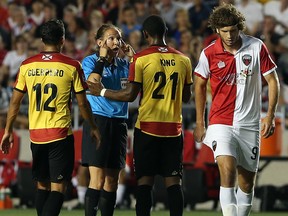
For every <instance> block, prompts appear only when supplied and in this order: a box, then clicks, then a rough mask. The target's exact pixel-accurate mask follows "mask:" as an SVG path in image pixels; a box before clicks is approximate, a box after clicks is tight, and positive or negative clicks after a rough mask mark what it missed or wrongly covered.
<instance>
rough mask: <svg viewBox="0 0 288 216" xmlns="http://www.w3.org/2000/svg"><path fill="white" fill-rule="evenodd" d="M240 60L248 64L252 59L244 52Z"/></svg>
mask: <svg viewBox="0 0 288 216" xmlns="http://www.w3.org/2000/svg"><path fill="white" fill-rule="evenodd" d="M242 61H243V63H244V64H245V65H246V66H248V65H250V63H251V61H252V56H251V55H248V54H245V55H244V56H242Z"/></svg>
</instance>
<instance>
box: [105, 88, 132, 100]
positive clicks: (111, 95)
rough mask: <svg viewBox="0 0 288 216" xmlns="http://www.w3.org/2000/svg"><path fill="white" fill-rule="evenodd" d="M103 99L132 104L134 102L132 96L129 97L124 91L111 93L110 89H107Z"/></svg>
mask: <svg viewBox="0 0 288 216" xmlns="http://www.w3.org/2000/svg"><path fill="white" fill-rule="evenodd" d="M105 98H108V99H110V100H116V101H122V102H132V101H134V100H135V98H134V97H133V95H131V94H130V93H129V92H127V91H126V90H125V89H123V90H119V91H113V90H111V89H107V90H106V92H105Z"/></svg>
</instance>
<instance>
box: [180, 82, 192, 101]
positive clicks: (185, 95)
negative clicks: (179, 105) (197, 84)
mask: <svg viewBox="0 0 288 216" xmlns="http://www.w3.org/2000/svg"><path fill="white" fill-rule="evenodd" d="M191 95H192V90H191V85H184V88H183V93H182V101H183V102H184V103H188V102H189V100H190V98H191Z"/></svg>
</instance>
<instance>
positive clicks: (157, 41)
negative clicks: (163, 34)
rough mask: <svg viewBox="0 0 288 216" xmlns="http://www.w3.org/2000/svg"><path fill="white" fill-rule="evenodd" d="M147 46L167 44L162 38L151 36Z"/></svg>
mask: <svg viewBox="0 0 288 216" xmlns="http://www.w3.org/2000/svg"><path fill="white" fill-rule="evenodd" d="M149 46H167V44H166V41H165V39H164V38H151V39H150V40H149Z"/></svg>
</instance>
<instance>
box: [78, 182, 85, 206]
mask: <svg viewBox="0 0 288 216" xmlns="http://www.w3.org/2000/svg"><path fill="white" fill-rule="evenodd" d="M86 191H87V187H85V186H79V185H78V186H77V196H78V201H79V203H80V204H84V202H85V194H86Z"/></svg>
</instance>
